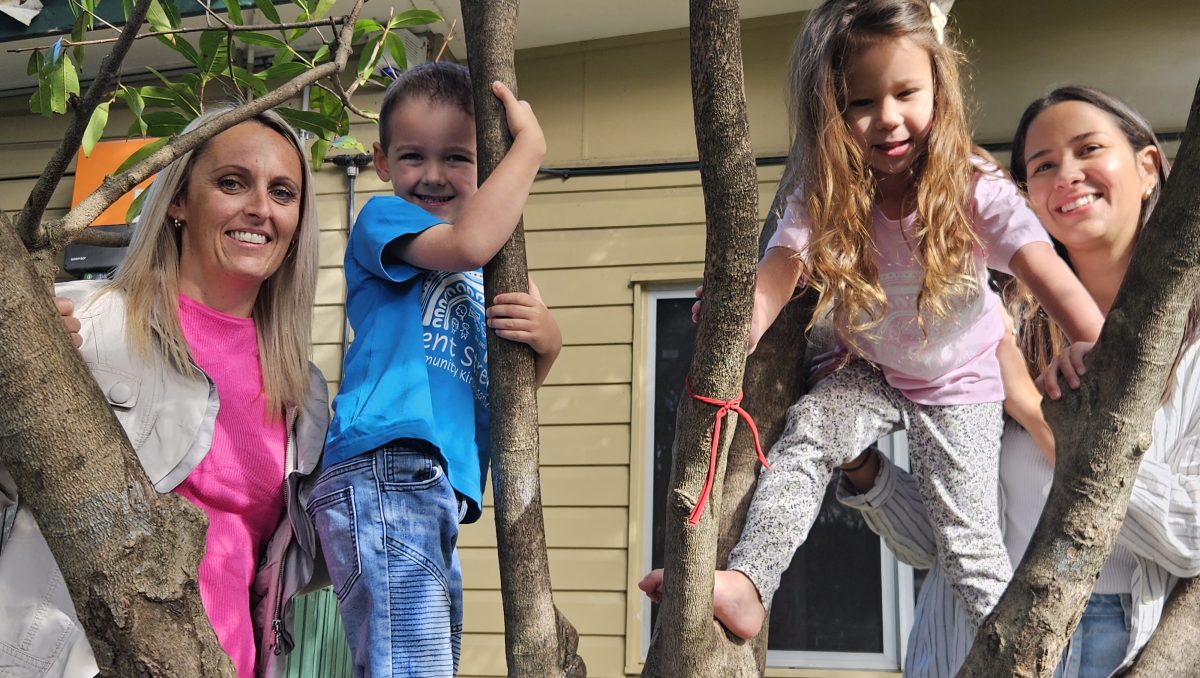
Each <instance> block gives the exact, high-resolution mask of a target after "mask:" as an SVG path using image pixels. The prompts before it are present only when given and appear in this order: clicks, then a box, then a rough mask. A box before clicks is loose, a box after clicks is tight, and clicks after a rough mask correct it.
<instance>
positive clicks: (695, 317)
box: [692, 285, 704, 325]
mask: <svg viewBox="0 0 1200 678" xmlns="http://www.w3.org/2000/svg"><path fill="white" fill-rule="evenodd" d="M703 295H704V285H697V286H696V303H694V304H692V324H693V325H694V324H696V323H698V322H700V297H701V296H703Z"/></svg>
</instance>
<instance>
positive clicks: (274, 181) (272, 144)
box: [167, 121, 303, 301]
mask: <svg viewBox="0 0 1200 678" xmlns="http://www.w3.org/2000/svg"><path fill="white" fill-rule="evenodd" d="M302 186H303V170H302V168H301V162H300V157H299V155H298V154H297V151H296V149H295V148H294V147H293V146H292V145H291V144H290V143H289V142H288V141H287V140H286V139H285V138H284V137H282V136H280V135H279V134H278V133H277V132H275V131H274V130H271V129H270V128H269V127H266V126H264V125H262V124H260V123H257V122H253V121H249V122H243V123H241V124H240V125H237V126H235V127H232V128H230V129H228V130H226V131H225V132H222V133H221V134H219V135H217V136H215V137H213V138H212V139H211V140H210V141H209V142H208V144H207V145H206V146H204V147H203V149H202V150H201V151H199V154H198V155H197V156H195V158H194V159H193V162H192V167H191V170H190V172H189V174H188V177H187V182H186V184H185V185H184V187H183V191H181V193H180V195H179V197H177V198H176V199H175V201H174V202H173V203H172V204H171V206H170V207H169V208H168V209H167V215H168V216H169V217H171V218H172V219H178V220H179V222H181V226H180V230H181V237H180V253H179V285H180V291H181V292H183V293H184V294H187V295H188V296H190V297H192V298H195V299H199V300H202V301H203V300H205V299H206V298H210V297H213V296H214V295H215V294H217V293H220V294H226V293H236V292H242V293H249V296H250V298H251V299H253V297H254V296H255V295H256V294H257V291H258V287H259V286H260V285H261V284H262V282H263V281H265V280H266V279H267V278H269V277H271V275H273V274H274V273H275V271H277V270H278V269H279V265H280V264H281V263H282V262H283V259H284V257H285V256H286V255H287V252H288V248H289V247H290V246H291V244H292V240H293V238H294V237H295V236H296V228H297V225H298V224H299V223H300V202H301V201H300V192H301V188H302Z"/></svg>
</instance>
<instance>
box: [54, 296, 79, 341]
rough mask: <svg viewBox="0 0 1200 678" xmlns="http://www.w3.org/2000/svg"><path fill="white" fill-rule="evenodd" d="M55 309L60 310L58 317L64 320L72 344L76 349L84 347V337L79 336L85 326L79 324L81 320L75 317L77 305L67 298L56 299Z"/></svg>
mask: <svg viewBox="0 0 1200 678" xmlns="http://www.w3.org/2000/svg"><path fill="white" fill-rule="evenodd" d="M54 308H56V309H58V315H59V317H61V318H62V324H63V327H64V328H66V330H67V334H69V335H71V343H72V344H75V348H79V347H80V346H83V337H82V336H80V334H79V330H80V329H81V328H82V327H83V326H82V325H81V324H80V323H79V319H78V318H76V317H75V304H74V303H72V302H71V300H70V299H67V298H66V297H54Z"/></svg>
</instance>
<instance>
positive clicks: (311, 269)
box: [0, 109, 329, 678]
mask: <svg viewBox="0 0 1200 678" xmlns="http://www.w3.org/2000/svg"><path fill="white" fill-rule="evenodd" d="M227 110H228V109H220V110H210V111H209V112H207V113H205V114H204V115H202V116H200V117H199V118H197V119H196V120H195V121H194V122H193V123H192V124H191V127H192V128H194V127H196V126H199V125H202V124H205V123H206V122H208V121H211V120H212V119H213V118H214V117H216V116H218V115H220V114H222V113H225V112H227ZM307 157H308V156H307V154H306V153H305V152H304V150H303V147H302V146H301V144H300V141H299V139H298V138H297V137H296V134H295V132H293V131H292V129H291V128H290V127H289V126H288V125H287V123H285V122H284V121H283V119H282V118H280V117H279V116H278V115H276V114H275V113H272V112H266V113H262V114H259V115H257V116H255V117H254V118H251V119H250V120H247V121H245V122H243V123H241V124H238V125H235V126H234V127H232V128H230V129H228V130H226V131H224V132H221V133H220V134H218V135H216V136H214V137H213V138H212V139H210V140H208V141H207V142H205V143H204V144H203V145H202V146H200V147H199V148H197V149H196V150H194V151H191V152H189V153H185V154H184V155H182V156H181V157H180V158H179V159H178V160H176V161H175V162H173V163H171V164H170V165H168V166H167V167H166V168H164V169H163V170H162V171H161V172H159V174H158V176H157V178H156V179H155V180H154V183H153V184H152V185H151V187H150V189H149V192H148V193H147V196H146V200H145V203H144V205H143V208H142V217H141V219H140V223H139V226H138V228H137V229H136V230H135V231H134V236H133V242H132V244H131V246H130V248H129V254H128V256H127V257H126V259H125V261H124V262H122V264H121V266H120V267H119V268H118V270H117V273H116V276H115V277H114V279H113V280H112V281H80V282H74V283H65V284H62V285H59V286H58V287H57V288H56V290H55V291H56V294H58V295H59V296H60V297H64V298H66V299H68V300H70V301H71V302H72V303H73V305H74V309H75V318H76V319H77V321H78V323H75V322H68V323H67V325H68V329H69V330H74V331H75V332H73V333H74V334H75V335H76V336H73V337H72V338H73V339H75V341H76V343H77V345H79V346H80V353H81V354H82V356H83V360H84V362H85V363H86V364H87V365H88V367H89V368H90V369H91V371H92V375H93V377H94V378H95V379H96V381H97V383H98V384H99V385H100V388H101V391H103V392H104V394H105V395H106V397H107V398H108V400H109V402H110V404H111V405H112V406H113V412H114V414H115V415H116V418H117V421H118V423H120V424H121V426H122V428H123V429H124V431H125V434H126V436H127V437H128V438H129V441H130V443H131V445H132V446H133V449H134V450H135V451H136V452H137V456H138V461H139V462H141V466H142V469H143V470H144V471H145V473H146V476H147V478H148V479H149V481H150V482H151V484H152V485H153V486H154V489H156V490H157V491H159V492H174V493H176V494H179V495H181V496H183V497H185V498H187V499H188V501H190V502H192V503H193V504H195V505H196V506H197V507H199V508H200V509H202V510H203V511H204V512H205V514H206V515H207V517H208V530H207V532H206V535H205V544H204V555H203V557H202V558H201V560H200V565H199V572H198V573H197V574H198V582H199V589H200V591H199V592H200V598H201V600H202V602H203V604H204V609H205V612H206V613H207V615H208V618H209V621H210V622H211V623H212V626H213V629H214V630H215V631H216V635H217V640H218V641H219V642H220V644H221V647H222V649H223V650H224V651H225V652H226V653H227V654H229V656H230V658H231V659H232V660H233V665H234V667H235V668H236V669H237V675H238V676H241V678H252V677H253V676H280V675H282V674H283V670H284V658H283V654H284V653H285V652H287V651H289V650H290V649H291V647H292V640H291V621H292V620H291V617H292V614H291V599H292V597H293V596H294V595H295V593H296V592H297V591H298V590H299V589H300V588H301V587H302V586H304V585H306V584H308V583H309V580H310V579H311V578H312V574H313V569H314V561H315V558H316V556H317V543H316V534H315V531H314V529H313V526H312V522H311V521H310V520H309V518H308V516H307V514H306V512H305V510H304V506H305V504H306V503H307V501H308V495H309V492H310V490H311V485H310V482H309V481H310V478H311V475H312V473H313V471H315V470H316V469H317V468H319V465H320V456H321V450H322V447H323V445H324V441H325V430H326V427H327V425H328V422H329V405H328V393H327V391H326V386H325V380H324V378H323V377H322V376H321V373H320V372H319V371H317V369H316V368H315V367H314V366H312V364H311V363H309V361H308V356H309V353H310V350H311V340H310V337H311V319H312V304H313V297H314V295H315V289H316V277H317V245H318V232H317V231H318V224H317V218H316V201H315V197H314V196H315V186H314V182H313V178H312V173H311V171H310V169H309V166H308V161H307ZM60 310H65V307H64V306H60ZM15 492H16V489H15V488H14V487H12V483H11V478H9V477H8V476H7V474H6V473H4V472H3V470H2V469H0V509H9V508H14V507H15V510H3V511H0V514H5V515H7V516H11V517H12V521H11V522H10V523H9V526H10V527H9V528H8V529H5V531H4V534H3V539H2V540H0V542H2V544H3V550H2V551H0V657H3V659H0V673H4V674H5V675H9V673H8V672H6V669H9V670H10V671H13V672H15V673H13V675H18V674H19V675H36V676H67V677H69V678H79V677H83V676H92V675H95V673H96V671H97V666H96V661H95V659H94V658H93V655H92V651H91V648H90V647H89V645H88V642H87V639H86V638H85V637H84V635H83V632H82V630H81V629H80V628H79V626H78V623H77V622H76V620H75V613H74V607H73V605H72V603H71V600H70V598H69V597H68V596H67V592H66V587H65V586H64V584H63V579H62V575H61V574H60V573H59V570H58V567H57V566H56V565H55V562H54V557H53V555H52V554H51V553H50V551H49V549H48V548H47V546H46V543H45V541H44V540H43V539H42V536H41V534H40V533H39V532H38V528H37V525H36V523H35V522H34V516H32V515H31V514H30V512H29V511H28V509H26V508H24V507H21V506H20V505H19V504H16V495H15ZM6 648H8V649H6ZM12 648H17V649H16V650H12Z"/></svg>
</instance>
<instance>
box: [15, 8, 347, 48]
mask: <svg viewBox="0 0 1200 678" xmlns="http://www.w3.org/2000/svg"><path fill="white" fill-rule="evenodd" d="M233 1H234V0H230V2H233ZM347 16H349V15H347ZM346 18H347V17H327V18H325V19H313V20H311V21H296V22H292V23H286V24H259V25H256V26H234V25H233V24H226V25H225V26H223V27H221V28H214V27H212V26H194V27H190V28H173V29H171V30H169V31H154V32H152V33H138V34H137V35H136V36H134V38H133V39H134V40H142V39H144V38H156V37H160V36H163V35H178V34H180V33H203V32H204V31H217V30H223V31H229V32H231V33H244V32H248V31H252V32H255V33H262V32H264V31H286V30H291V29H293V28H317V27H320V26H332V27H333V28H337V25H338V24H340V23H342V22H344V21H345V20H346ZM131 24H133V22H132V20H131V21H130V22H129V23H127V24H125V25H126V26H129V25H131ZM136 25H140V24H136ZM351 25H353V24H351ZM120 39H121V38H120V37H116V38H98V39H96V40H80V41H79V42H73V41H71V40H63V41H62V44H63V46H64V47H81V46H84V45H104V44H107V43H110V42H116V41H117V40H120ZM53 46H54V45H52V44H51V45H42V46H41V47H20V48H17V49H10V50H8V51H9V52H11V53H13V54H18V53H21V52H40V51H42V50H47V49H50V48H51V47H53Z"/></svg>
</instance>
